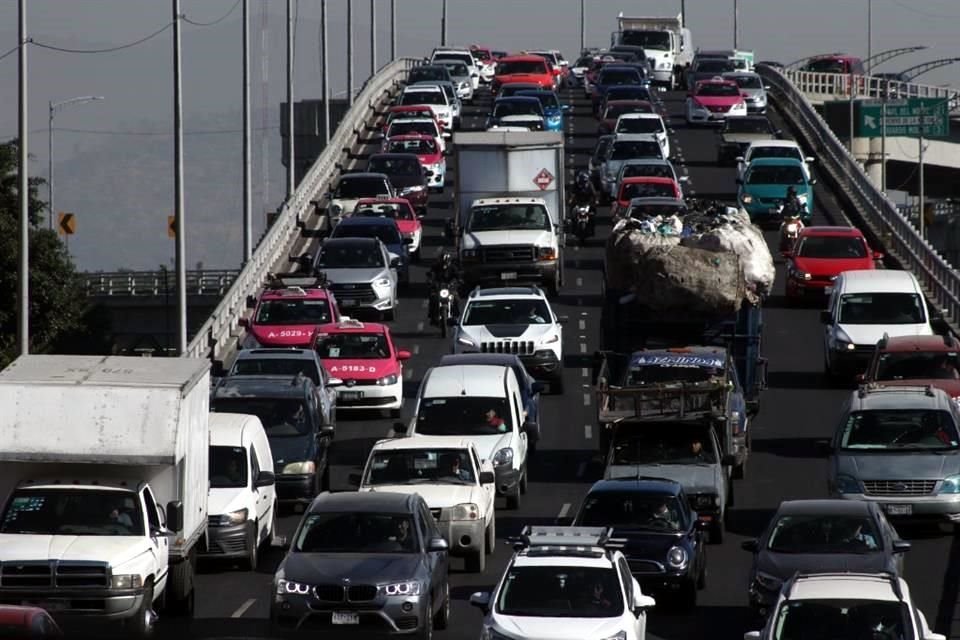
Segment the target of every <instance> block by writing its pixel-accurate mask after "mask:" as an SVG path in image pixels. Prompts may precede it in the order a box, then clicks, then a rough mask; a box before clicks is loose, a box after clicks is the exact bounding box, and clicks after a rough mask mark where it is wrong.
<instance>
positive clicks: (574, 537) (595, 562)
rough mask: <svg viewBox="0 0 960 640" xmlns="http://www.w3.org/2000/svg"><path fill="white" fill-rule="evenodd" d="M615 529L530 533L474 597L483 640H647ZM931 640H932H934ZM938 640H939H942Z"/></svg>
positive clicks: (645, 601) (649, 603)
mask: <svg viewBox="0 0 960 640" xmlns="http://www.w3.org/2000/svg"><path fill="white" fill-rule="evenodd" d="M612 531H613V530H612V529H604V528H601V527H529V526H528V527H526V528H525V529H524V531H523V534H522V535H521V539H522V544H523V546H524V548H521V549H520V550H518V551H517V552H516V553H514V554H513V557H512V558H511V559H510V564H508V565H507V569H506V571H504V573H503V577H502V578H500V581H499V583H498V584H497V586H496V587H495V588H494V590H493V592H491V593H484V592H478V593H474V594H473V595H471V596H470V604H471V605H473V606H475V607H477V608H478V609H480V610H481V611H482V612H483V614H484V615H483V630H482V631H481V632H480V637H481V638H483V639H484V640H501V639H502V638H553V639H555V640H580V639H586V640H644V639H645V638H646V635H647V611H648V610H649V609H652V608H653V607H654V606H656V600H654V599H653V598H651V597H650V596H648V595H645V594H644V593H643V591H642V590H641V589H640V584H639V583H638V582H637V579H636V578H634V577H633V576H632V575H631V574H630V567H629V565H628V564H627V560H626V558H625V557H624V555H623V553H622V552H620V551H619V550H617V549H616V548H612V547H614V545H615V544H616V543H614V542H613V540H611V533H612ZM931 640H932V639H931ZM937 640H939V639H937Z"/></svg>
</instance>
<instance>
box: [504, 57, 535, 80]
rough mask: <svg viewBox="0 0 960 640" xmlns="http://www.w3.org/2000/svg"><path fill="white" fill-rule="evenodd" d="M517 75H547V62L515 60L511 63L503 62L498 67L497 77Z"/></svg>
mask: <svg viewBox="0 0 960 640" xmlns="http://www.w3.org/2000/svg"><path fill="white" fill-rule="evenodd" d="M515 73H532V74H543V73H547V61H546V60H542V59H541V60H529V61H528V60H515V61H509V62H501V63H500V64H498V65H497V75H498V76H508V75H511V74H515Z"/></svg>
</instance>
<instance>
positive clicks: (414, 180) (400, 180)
mask: <svg viewBox="0 0 960 640" xmlns="http://www.w3.org/2000/svg"><path fill="white" fill-rule="evenodd" d="M390 184H392V185H393V188H394V189H396V190H397V191H399V190H400V189H403V188H405V187H415V186H418V185H419V186H423V179H422V178H421V177H420V176H390Z"/></svg>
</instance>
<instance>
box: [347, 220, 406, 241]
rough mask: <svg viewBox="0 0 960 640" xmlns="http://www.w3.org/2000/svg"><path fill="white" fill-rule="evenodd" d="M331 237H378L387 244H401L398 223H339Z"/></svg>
mask: <svg viewBox="0 0 960 640" xmlns="http://www.w3.org/2000/svg"><path fill="white" fill-rule="evenodd" d="M330 237H331V238H378V239H379V240H380V242H382V243H383V244H385V245H391V244H401V243H402V242H403V240H402V239H401V238H400V230H399V229H397V225H396V224H392V225H391V224H351V225H345V224H338V225H337V226H336V228H334V230H333V234H332V235H331V236H330Z"/></svg>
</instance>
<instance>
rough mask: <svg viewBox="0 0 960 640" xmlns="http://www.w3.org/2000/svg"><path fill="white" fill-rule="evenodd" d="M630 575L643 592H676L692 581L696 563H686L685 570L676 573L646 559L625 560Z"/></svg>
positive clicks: (661, 564)
mask: <svg viewBox="0 0 960 640" xmlns="http://www.w3.org/2000/svg"><path fill="white" fill-rule="evenodd" d="M627 564H628V565H629V566H630V573H631V574H632V575H633V577H634V578H636V579H637V582H639V583H640V587H641V589H642V590H643V591H644V592H651V591H653V592H657V591H659V592H670V591H677V590H679V589H680V588H681V587H682V586H684V585H686V584H689V583H690V581H691V580H693V579H694V577H693V575H692V571H693V568H694V566H695V565H696V563H694V562H688V563H687V566H686V568H685V569H683V570H682V571H678V570H676V569H672V568H670V567H668V566H667V565H665V564H664V563H662V562H659V561H657V560H650V559H647V558H627Z"/></svg>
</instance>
